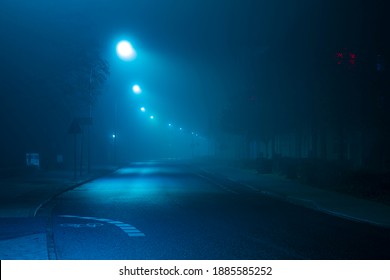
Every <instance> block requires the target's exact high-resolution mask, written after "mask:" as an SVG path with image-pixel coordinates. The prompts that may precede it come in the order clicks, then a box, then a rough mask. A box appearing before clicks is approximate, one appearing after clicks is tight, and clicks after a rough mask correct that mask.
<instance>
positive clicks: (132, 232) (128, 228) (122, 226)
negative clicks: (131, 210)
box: [58, 215, 145, 237]
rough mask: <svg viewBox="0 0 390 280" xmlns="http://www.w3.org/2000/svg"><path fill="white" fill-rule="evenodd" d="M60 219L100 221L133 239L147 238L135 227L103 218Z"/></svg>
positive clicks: (72, 216) (65, 216)
mask: <svg viewBox="0 0 390 280" xmlns="http://www.w3.org/2000/svg"><path fill="white" fill-rule="evenodd" d="M58 217H61V218H76V219H83V220H94V221H99V222H106V223H108V224H112V225H113V226H116V227H118V228H119V229H121V230H122V231H123V232H124V233H126V234H127V235H128V236H131V237H133V236H145V234H144V233H143V232H141V231H140V230H138V229H137V228H135V227H134V226H132V225H129V224H126V223H123V222H120V221H114V220H111V219H102V218H96V217H81V216H74V215H59V216H58ZM62 225H71V224H61V226H62ZM72 225H79V224H72ZM86 225H87V226H88V225H92V223H90V224H86ZM94 225H103V224H94ZM74 227H83V226H74ZM88 227H92V226H88Z"/></svg>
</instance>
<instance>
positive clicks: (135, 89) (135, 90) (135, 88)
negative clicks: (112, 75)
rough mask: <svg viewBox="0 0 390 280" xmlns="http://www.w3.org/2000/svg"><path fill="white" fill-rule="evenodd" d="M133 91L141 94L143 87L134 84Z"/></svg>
mask: <svg viewBox="0 0 390 280" xmlns="http://www.w3.org/2000/svg"><path fill="white" fill-rule="evenodd" d="M133 92H134V93H135V94H140V93H141V92H142V90H141V87H140V86H139V85H134V86H133Z"/></svg>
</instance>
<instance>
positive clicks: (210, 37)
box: [0, 0, 388, 165]
mask: <svg viewBox="0 0 390 280" xmlns="http://www.w3.org/2000/svg"><path fill="white" fill-rule="evenodd" d="M384 11H385V9H384V4H383V3H381V2H380V1H325V0H322V1H321V0H315V1H309V0H297V1H292V0H284V1H283V0H276V1H264V0H258V1H254V0H241V1H232V0H212V1H210V0H164V1H157V0H127V1H125V0H107V1H106V0H99V1H98V0H67V1H62V0H58V1H52V0H37V1H28V0H2V1H1V3H0V34H1V39H0V40H1V41H0V42H1V44H0V50H1V52H0V58H1V59H0V61H1V64H0V74H1V75H0V89H1V91H0V109H1V111H0V117H1V120H0V124H1V126H2V135H3V136H2V142H3V145H2V153H3V154H6V155H8V157H7V158H12V159H14V160H15V163H17V162H19V160H20V158H23V156H20V155H23V154H24V153H25V152H27V151H41V152H42V151H43V150H45V149H46V148H50V149H52V150H53V151H56V150H58V151H57V153H66V151H67V150H69V149H70V148H69V145H71V144H70V143H72V142H71V140H69V139H68V138H69V137H70V136H69V134H68V133H67V131H68V128H69V125H70V123H71V121H72V119H74V118H75V117H83V116H86V115H88V113H87V112H88V107H87V106H85V104H83V103H82V101H80V102H79V103H78V104H76V103H77V102H75V100H76V98H75V97H74V96H73V95H72V92H75V89H72V85H71V86H69V83H72V81H75V80H77V77H82V75H77V73H78V72H77V71H81V72H82V71H84V72H88V70H85V68H87V63H84V64H83V57H84V56H83V55H82V54H84V53H90V52H93V51H94V50H99V53H100V55H101V57H102V58H103V59H105V60H106V61H107V62H108V63H109V65H110V76H109V77H108V79H107V81H106V83H105V84H104V86H103V87H102V88H101V89H100V90H96V92H98V93H99V96H98V98H97V101H96V102H95V103H94V106H93V115H94V126H93V127H94V128H93V137H94V142H95V145H96V147H95V148H96V149H97V150H106V148H104V147H105V146H107V145H109V144H108V141H110V139H109V137H110V135H111V134H112V133H113V130H115V129H114V128H113V127H114V126H117V128H116V129H117V130H118V133H119V132H120V131H122V135H124V138H123V137H122V139H126V140H121V141H122V142H121V143H122V145H123V146H125V145H128V143H130V142H131V146H132V148H131V149H130V150H128V151H127V154H128V155H130V154H132V155H134V157H135V158H136V157H137V156H136V154H137V155H138V156H140V155H141V154H145V153H146V152H142V153H140V152H139V150H140V147H142V146H141V144H142V143H143V144H145V143H149V142H150V143H149V145H150V147H152V146H156V145H154V144H153V143H152V141H150V139H151V138H153V141H156V140H155V139H156V138H159V137H164V135H165V134H166V133H165V132H164V130H163V128H161V127H160V128H156V129H157V130H158V132H151V130H152V129H153V128H151V127H150V125H149V124H147V121H145V120H143V119H142V117H140V116H139V112H138V110H137V108H138V107H139V106H140V105H141V104H145V105H144V106H148V108H151V110H153V112H155V113H154V114H155V115H156V121H158V122H160V123H159V125H162V124H163V123H168V122H172V123H175V124H177V125H178V126H183V127H185V128H186V129H188V130H191V131H192V130H193V131H196V132H197V133H199V134H202V135H207V134H208V133H210V129H211V128H210V127H211V126H212V124H214V123H218V120H219V119H220V118H221V115H222V114H223V111H224V110H226V109H227V108H229V107H231V106H232V104H237V105H238V106H240V104H241V103H240V98H241V97H242V96H245V98H246V97H248V98H249V99H250V100H260V102H263V104H274V103H273V102H274V101H275V100H276V99H278V100H281V101H280V104H281V105H279V106H278V107H272V110H273V111H277V112H279V110H282V109H283V108H289V105H288V104H290V102H295V101H294V100H295V99H296V98H302V100H301V102H300V103H301V104H303V105H302V106H309V105H310V104H311V103H310V102H311V101H310V100H311V99H310V98H309V99H307V98H306V96H309V95H310V94H309V93H302V95H299V94H298V95H294V93H293V92H302V91H304V90H305V83H306V80H305V79H307V80H310V81H311V82H313V80H314V82H313V83H315V82H318V83H321V82H323V81H322V80H321V78H318V77H321V74H318V75H317V76H314V74H313V72H316V71H319V72H321V71H322V70H323V69H324V68H327V67H330V66H329V65H330V64H332V63H333V62H334V61H333V60H334V56H335V54H336V52H338V51H339V50H341V49H343V48H348V49H351V50H353V51H354V52H357V53H359V56H360V57H367V58H368V60H369V59H372V58H370V55H369V54H370V52H372V53H373V57H375V54H376V53H377V52H382V53H386V52H387V47H388V43H387V41H386V40H385V39H383V38H384V36H385V35H384V34H385V33H386V32H385V31H384V30H385V27H384V26H385V24H386V23H388V20H385V18H386V17H385V15H384ZM387 35H388V34H387V33H386V36H387ZM121 39H127V40H129V41H131V43H132V44H133V46H134V48H135V49H136V52H137V58H136V59H135V60H134V61H131V62H124V61H120V60H119V59H118V57H117V56H116V53H115V44H116V43H117V42H118V41H119V40H121ZM368 60H367V61H368ZM367 63H369V62H367ZM321 69H322V70H321ZM84 74H85V73H84ZM84 76H85V75H84ZM75 77H76V78H75ZM86 77H88V76H86ZM300 78H302V79H300ZM80 83H81V84H82V83H83V82H80ZM134 83H139V84H140V85H141V87H142V89H143V93H142V96H133V95H131V94H130V93H129V92H130V87H131V85H132V84H134ZM291 85H294V86H296V89H294V90H293V91H291V92H290V93H288V94H287V93H286V95H280V96H278V97H275V96H276V95H275V91H280V92H284V91H287V89H288V88H289V87H290V86H291ZM76 91H77V89H76ZM311 98H312V97H311ZM232 100H233V101H232ZM267 102H269V103H267ZM282 103H283V104H282ZM115 104H116V105H115ZM264 106H266V105H264ZM115 107H116V108H117V109H116V115H115ZM294 108H295V107H294ZM265 109H267V108H265ZM268 109H269V108H268ZM242 110H243V112H245V111H246V110H245V109H244V108H242ZM286 110H287V111H288V110H289V109H286ZM297 113H298V112H297ZM302 114H304V113H302ZM286 118H288V114H287V115H286ZM114 123H116V124H114ZM156 123H157V122H156ZM147 125H149V127H146V126H147ZM157 130H156V131H157ZM118 136H119V134H118ZM107 139H108V140H107ZM118 141H119V139H118ZM150 147H149V148H147V150H150ZM152 150H153V149H152ZM43 154H44V153H43ZM102 157H105V156H104V155H102ZM4 164H5V163H2V165H4Z"/></svg>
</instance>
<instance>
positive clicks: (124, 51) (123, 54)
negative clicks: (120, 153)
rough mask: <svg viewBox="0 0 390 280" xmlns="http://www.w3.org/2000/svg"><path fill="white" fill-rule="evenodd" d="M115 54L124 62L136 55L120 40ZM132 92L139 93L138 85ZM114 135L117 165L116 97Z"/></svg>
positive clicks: (128, 44) (116, 102)
mask: <svg viewBox="0 0 390 280" xmlns="http://www.w3.org/2000/svg"><path fill="white" fill-rule="evenodd" d="M116 53H117V55H118V57H119V58H120V59H122V60H124V61H132V60H134V59H135V58H136V56H137V53H136V51H135V49H134V48H133V46H132V45H131V43H130V42H129V41H126V40H122V41H120V42H118V43H117V45H116ZM133 92H134V93H136V94H140V93H141V88H140V86H139V85H134V86H133ZM114 114H115V115H114V134H113V135H112V138H113V142H114V143H113V145H114V147H113V148H114V151H113V152H114V164H116V163H117V142H118V139H117V138H118V127H117V126H118V100H117V96H116V98H115V112H114Z"/></svg>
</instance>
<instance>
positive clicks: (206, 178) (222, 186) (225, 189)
mask: <svg viewBox="0 0 390 280" xmlns="http://www.w3.org/2000/svg"><path fill="white" fill-rule="evenodd" d="M193 173H194V174H195V175H196V176H199V177H201V178H203V179H205V180H206V181H209V182H210V183H212V184H214V185H217V186H218V187H220V188H221V189H223V190H224V191H226V192H230V193H233V194H238V192H236V191H233V190H231V189H228V188H226V187H225V186H224V185H221V184H219V183H217V182H216V181H214V180H212V179H210V178H208V177H206V176H204V175H202V174H199V173H197V172H193Z"/></svg>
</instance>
